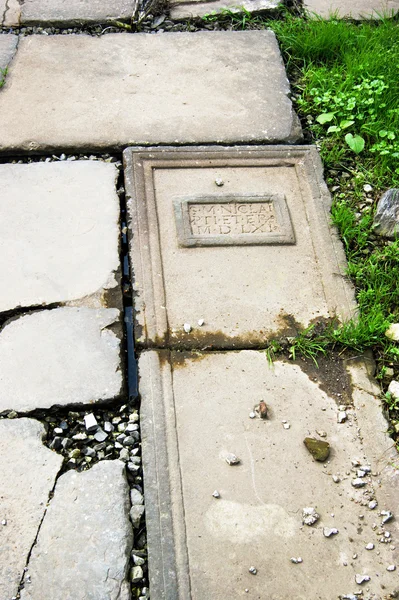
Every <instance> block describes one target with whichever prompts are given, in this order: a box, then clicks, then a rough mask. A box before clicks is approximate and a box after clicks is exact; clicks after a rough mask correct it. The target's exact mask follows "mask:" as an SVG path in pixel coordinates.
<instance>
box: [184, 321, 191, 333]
mask: <svg viewBox="0 0 399 600" xmlns="http://www.w3.org/2000/svg"><path fill="white" fill-rule="evenodd" d="M183 329H184V331H185V332H186V333H190V331H191V330H192V327H191V325H190V323H184V325H183Z"/></svg>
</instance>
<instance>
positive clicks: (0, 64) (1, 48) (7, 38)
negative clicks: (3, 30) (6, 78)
mask: <svg viewBox="0 0 399 600" xmlns="http://www.w3.org/2000/svg"><path fill="white" fill-rule="evenodd" d="M0 8H1V1H0ZM17 44H18V36H17V35H12V34H5V35H0V69H1V70H3V69H7V67H8V65H9V63H10V62H11V60H12V58H13V56H14V54H15V52H16V49H17ZM0 81H1V74H0Z"/></svg>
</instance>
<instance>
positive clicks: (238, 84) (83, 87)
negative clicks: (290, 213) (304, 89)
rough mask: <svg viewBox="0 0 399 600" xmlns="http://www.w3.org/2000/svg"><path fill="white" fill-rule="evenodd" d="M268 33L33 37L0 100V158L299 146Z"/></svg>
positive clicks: (20, 52) (19, 56)
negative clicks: (197, 146)
mask: <svg viewBox="0 0 399 600" xmlns="http://www.w3.org/2000/svg"><path fill="white" fill-rule="evenodd" d="M288 94H289V84H288V80H287V77H286V74H285V70H284V65H283V62H282V59H281V55H280V52H279V49H278V46H277V42H276V39H275V36H274V34H273V33H272V32H271V31H243V32H227V31H220V32H204V31H202V32H198V33H194V34H193V33H178V34H174V33H165V34H162V35H147V34H136V35H129V34H109V35H105V36H103V37H92V36H88V35H68V36H65V35H59V36H57V35H54V36H43V35H38V36H35V35H33V36H29V37H25V38H23V39H21V41H20V45H19V48H18V52H17V55H16V57H15V59H14V60H13V62H12V65H11V67H10V69H9V73H8V75H7V82H6V85H5V86H4V88H2V90H1V93H0V113H1V114H6V115H7V119H6V120H5V121H4V122H3V124H2V127H1V130H0V151H1V150H6V149H7V150H11V149H14V150H15V149H23V150H44V149H52V148H61V149H62V150H63V151H65V150H66V149H68V148H74V149H75V148H87V147H88V146H90V148H92V149H94V148H96V149H101V148H122V147H126V146H127V145H128V144H137V143H145V144H147V143H154V144H159V143H171V144H174V143H182V142H194V143H195V142H240V141H253V140H259V141H267V140H268V141H273V142H276V141H278V140H281V141H290V140H291V141H294V140H296V139H298V138H299V137H300V135H301V130H300V126H299V125H298V120H297V117H296V115H295V113H294V111H293V108H292V104H291V101H290V100H289V98H288Z"/></svg>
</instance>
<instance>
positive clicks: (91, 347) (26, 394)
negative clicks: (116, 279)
mask: <svg viewBox="0 0 399 600" xmlns="http://www.w3.org/2000/svg"><path fill="white" fill-rule="evenodd" d="M118 318H119V311H118V310H116V309H98V310H95V309H91V308H69V307H66V308H57V309H54V310H43V311H41V312H35V313H32V314H29V315H25V316H22V317H20V318H19V319H16V320H15V321H10V322H9V323H8V324H6V325H5V327H4V328H3V329H2V330H1V333H0V364H1V368H2V376H1V378H0V412H1V411H6V410H10V409H14V410H18V411H21V412H26V411H30V410H35V409H37V408H49V407H51V406H54V405H67V404H89V403H94V402H97V401H100V400H109V399H112V398H117V397H118V396H119V394H120V393H121V390H122V373H121V370H120V369H121V362H120V350H119V346H120V340H119V339H118V338H117V336H116V335H115V334H114V333H113V332H112V331H110V330H109V329H108V327H109V326H110V325H112V324H113V323H115V322H116V321H117V320H118Z"/></svg>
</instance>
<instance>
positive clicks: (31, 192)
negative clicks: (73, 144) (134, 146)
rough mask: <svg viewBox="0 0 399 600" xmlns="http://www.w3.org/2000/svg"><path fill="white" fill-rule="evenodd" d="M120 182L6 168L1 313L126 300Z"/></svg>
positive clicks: (70, 170)
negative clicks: (121, 277)
mask: <svg viewBox="0 0 399 600" xmlns="http://www.w3.org/2000/svg"><path fill="white" fill-rule="evenodd" d="M2 37H3V36H0V40H1V38H2ZM2 93H3V90H2ZM117 175H118V170H117V169H116V167H115V165H113V164H110V163H104V162H99V161H97V162H93V161H89V160H87V161H76V162H73V163H70V162H52V163H40V162H39V163H31V164H22V165H21V164H2V165H0V181H1V182H2V186H1V187H0V277H1V280H2V293H1V297H0V310H2V311H4V310H11V309H14V308H16V307H19V306H22V307H28V306H32V305H44V304H50V303H53V302H73V301H78V300H81V301H82V299H85V300H84V301H85V303H86V304H87V305H89V306H92V307H93V308H101V307H103V306H104V304H105V302H104V292H105V291H106V290H108V289H112V290H113V292H114V294H115V297H116V298H120V295H119V284H118V281H117V278H116V276H115V273H116V272H117V271H118V269H119V265H120V262H119V250H118V243H119V223H118V220H119V199H118V196H117V193H116V187H115V181H116V177H117ZM32 222H34V226H32ZM15 231H18V232H19V235H18V236H16V235H10V232H15ZM21 239H23V244H22V245H21ZM49 248H51V252H49V251H48V249H49ZM21 257H24V260H21ZM118 302H119V300H118Z"/></svg>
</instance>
